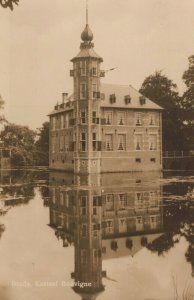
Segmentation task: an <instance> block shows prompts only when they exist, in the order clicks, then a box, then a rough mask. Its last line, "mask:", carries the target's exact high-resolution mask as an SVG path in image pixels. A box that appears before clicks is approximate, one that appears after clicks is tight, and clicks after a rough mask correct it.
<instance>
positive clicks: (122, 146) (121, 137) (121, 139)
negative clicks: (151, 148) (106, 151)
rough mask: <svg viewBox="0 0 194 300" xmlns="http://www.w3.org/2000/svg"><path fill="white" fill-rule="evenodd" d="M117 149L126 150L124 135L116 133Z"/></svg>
mask: <svg viewBox="0 0 194 300" xmlns="http://www.w3.org/2000/svg"><path fill="white" fill-rule="evenodd" d="M118 150H126V135H125V134H118Z"/></svg>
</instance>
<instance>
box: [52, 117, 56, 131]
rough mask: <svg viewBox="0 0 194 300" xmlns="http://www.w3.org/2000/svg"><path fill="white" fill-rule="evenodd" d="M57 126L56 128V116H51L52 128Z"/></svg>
mask: <svg viewBox="0 0 194 300" xmlns="http://www.w3.org/2000/svg"><path fill="white" fill-rule="evenodd" d="M55 128H56V118H55V117H51V129H52V130H55Z"/></svg>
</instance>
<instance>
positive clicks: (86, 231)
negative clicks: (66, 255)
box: [50, 173, 106, 300]
mask: <svg viewBox="0 0 194 300" xmlns="http://www.w3.org/2000/svg"><path fill="white" fill-rule="evenodd" d="M50 178H51V180H50V191H51V199H52V201H51V203H50V225H51V227H53V228H55V233H56V235H57V237H58V238H59V237H60V238H62V239H63V246H64V247H66V246H68V244H69V243H71V242H73V243H74V248H75V269H74V272H73V273H72V274H71V277H72V278H73V279H74V287H73V290H74V291H75V292H76V293H78V294H80V295H81V296H82V299H84V300H86V299H87V300H89V299H95V298H96V297H97V295H98V293H100V292H102V291H103V290H104V286H103V284H102V277H103V276H106V272H105V271H102V232H101V230H102V228H101V223H102V220H101V217H102V201H101V189H100V176H99V175H96V174H91V175H90V176H72V177H71V176H70V175H69V176H67V175H66V174H63V173H51V175H50ZM72 179H73V181H74V183H75V185H73V186H72ZM67 180H68V181H69V184H68V181H67ZM64 182H65V183H66V184H67V185H66V184H64V185H63V183H64Z"/></svg>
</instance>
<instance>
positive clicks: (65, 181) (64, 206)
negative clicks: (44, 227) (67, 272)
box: [50, 173, 163, 299]
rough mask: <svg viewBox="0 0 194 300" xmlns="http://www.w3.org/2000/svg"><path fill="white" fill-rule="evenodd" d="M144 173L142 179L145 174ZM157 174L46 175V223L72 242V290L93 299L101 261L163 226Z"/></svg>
mask: <svg viewBox="0 0 194 300" xmlns="http://www.w3.org/2000/svg"><path fill="white" fill-rule="evenodd" d="M145 176H146V177H145ZM159 176H160V174H159V173H154V174H153V173H149V174H146V175H145V174H143V173H140V174H103V175H88V176H82V177H80V176H76V175H74V177H73V175H69V174H63V173H51V174H50V188H51V190H50V192H51V203H50V225H51V226H52V227H53V228H55V229H56V235H58V236H60V237H61V238H62V239H63V245H64V247H66V246H68V244H69V243H72V242H73V243H74V246H75V270H74V272H73V273H72V278H74V280H75V282H86V283H91V286H86V287H84V288H80V287H79V286H74V291H75V292H77V293H79V294H80V295H81V296H82V298H83V299H95V297H96V296H97V294H98V293H99V292H101V291H103V290H104V286H103V284H102V278H103V277H105V276H106V271H103V270H102V259H108V258H114V257H121V256H125V255H132V256H133V255H134V254H135V253H137V252H138V251H139V250H140V249H141V248H142V247H143V246H145V244H147V243H150V242H152V241H153V240H155V239H157V238H158V237H159V236H160V235H161V233H162V230H163V211H162V205H161V201H162V200H161V187H160V184H159V180H158V179H159Z"/></svg>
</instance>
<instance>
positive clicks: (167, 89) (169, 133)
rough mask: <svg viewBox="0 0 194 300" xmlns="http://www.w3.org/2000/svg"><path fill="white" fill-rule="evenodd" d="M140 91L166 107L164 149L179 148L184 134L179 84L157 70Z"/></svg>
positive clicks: (163, 121)
mask: <svg viewBox="0 0 194 300" xmlns="http://www.w3.org/2000/svg"><path fill="white" fill-rule="evenodd" d="M139 91H140V93H142V94H143V95H144V96H146V97H148V98H149V99H150V100H152V101H153V102H155V103H156V104H158V105H159V106H161V107H162V108H164V111H163V113H162V134H163V137H162V138H163V149H164V150H175V149H176V150H178V149H179V147H180V146H182V145H181V139H182V135H181V130H180V127H181V125H180V122H179V117H178V116H179V105H180V96H179V93H178V90H177V85H176V84H175V83H173V81H172V80H170V79H168V78H167V77H166V76H165V75H163V74H162V71H156V72H155V73H154V74H153V75H150V76H148V77H147V78H146V79H145V80H144V82H143V84H142V86H141V88H140V90H139Z"/></svg>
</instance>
